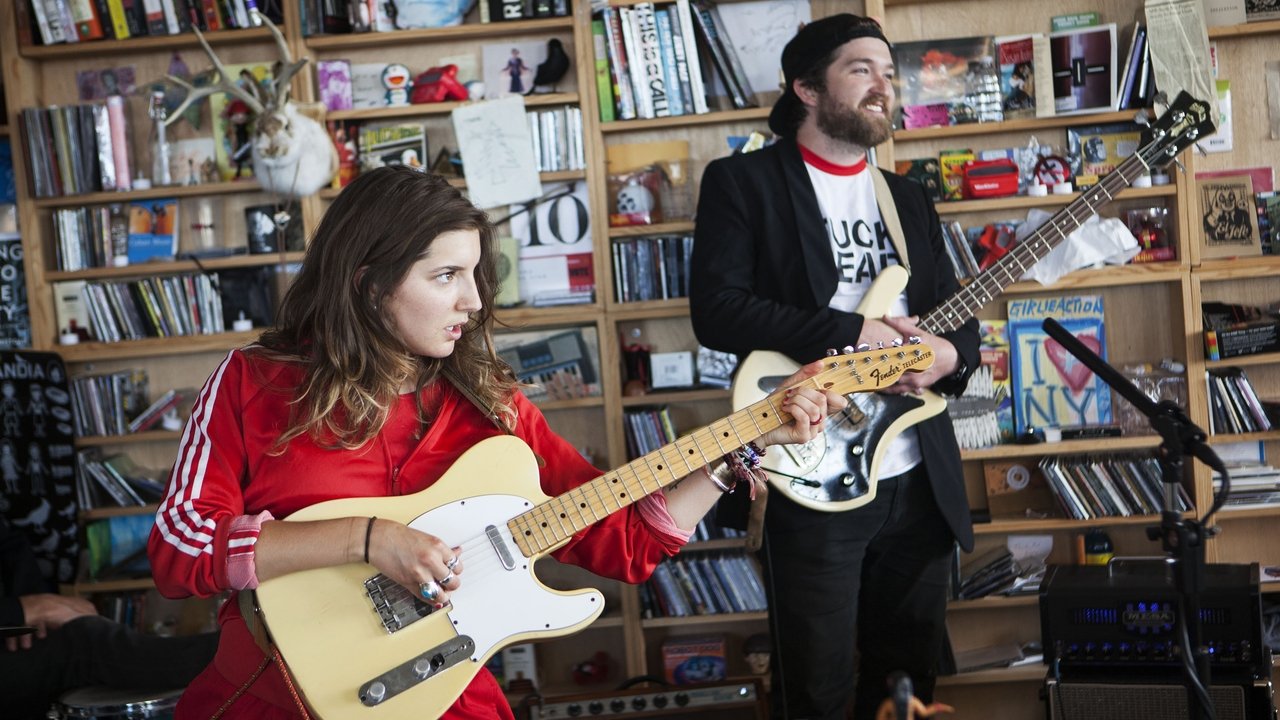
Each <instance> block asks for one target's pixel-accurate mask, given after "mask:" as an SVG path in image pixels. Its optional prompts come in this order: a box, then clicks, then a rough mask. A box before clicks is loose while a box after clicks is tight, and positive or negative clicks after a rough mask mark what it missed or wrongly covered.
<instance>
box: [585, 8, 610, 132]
mask: <svg viewBox="0 0 1280 720" xmlns="http://www.w3.org/2000/svg"><path fill="white" fill-rule="evenodd" d="M607 43H608V41H607V40H606V39H605V31H604V20H603V19H596V20H592V21H591V48H592V51H593V52H594V54H595V63H596V64H595V69H596V101H597V103H598V104H599V106H600V122H606V123H607V122H613V118H614V114H613V110H614V106H613V103H614V98H613V80H612V78H610V77H609V51H608V49H607Z"/></svg>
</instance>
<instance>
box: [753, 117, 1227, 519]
mask: <svg viewBox="0 0 1280 720" xmlns="http://www.w3.org/2000/svg"><path fill="white" fill-rule="evenodd" d="M1209 107H1210V106H1209V104H1208V103H1207V102H1204V101H1201V100H1196V99H1194V98H1192V97H1191V96H1190V95H1189V94H1187V93H1186V92H1182V93H1179V94H1178V97H1177V99H1175V100H1174V102H1173V104H1172V105H1171V106H1170V107H1169V108H1168V110H1166V111H1165V112H1164V113H1163V114H1162V115H1161V116H1160V118H1159V119H1158V120H1157V121H1156V122H1155V123H1153V124H1152V125H1151V126H1150V127H1149V128H1147V129H1146V130H1145V131H1144V133H1143V140H1142V145H1141V147H1139V148H1138V150H1137V151H1136V152H1135V153H1134V154H1133V155H1131V156H1130V157H1128V158H1127V159H1125V160H1124V162H1122V163H1120V165H1119V166H1118V167H1117V168H1116V169H1115V170H1114V171H1112V172H1111V173H1110V174H1108V175H1107V176H1106V177H1104V178H1102V179H1101V180H1100V181H1099V182H1098V183H1097V184H1096V185H1094V186H1092V187H1090V188H1089V189H1087V190H1085V191H1084V192H1082V193H1081V194H1080V196H1079V197H1077V198H1076V199H1075V200H1074V201H1072V202H1071V204H1070V205H1067V206H1066V207H1065V208H1063V209H1062V210H1061V211H1060V212H1058V213H1057V214H1055V215H1054V216H1053V217H1052V218H1050V219H1049V220H1048V221H1047V222H1045V223H1044V224H1043V225H1041V226H1040V228H1039V229H1037V230H1036V231H1035V232H1034V233H1032V234H1031V235H1030V236H1029V237H1027V238H1026V239H1025V240H1023V241H1022V242H1021V243H1020V244H1018V245H1016V246H1015V247H1014V248H1013V249H1012V250H1010V251H1009V252H1008V253H1007V254H1006V255H1004V256H1003V257H1001V258H1000V260H998V261H997V262H996V263H995V264H993V265H992V266H991V267H990V268H988V269H987V270H986V271H985V272H983V273H982V274H980V275H978V276H977V277H976V278H974V279H973V280H971V281H970V282H969V283H967V284H966V285H965V286H964V287H963V288H962V289H961V290H960V291H959V292H957V293H956V294H954V295H952V296H951V297H950V298H948V299H947V300H945V301H944V302H943V303H942V304H941V305H939V306H938V307H936V308H934V309H933V310H932V311H930V312H928V313H926V314H925V315H924V316H923V317H921V319H920V324H919V327H920V329H922V330H924V331H925V332H928V333H932V334H934V335H941V334H943V333H946V332H950V331H952V330H955V329H956V328H958V327H960V326H961V325H963V324H964V323H965V322H968V320H969V319H970V318H972V317H973V316H974V315H975V314H976V313H977V312H978V310H979V309H981V308H982V307H983V306H984V305H986V304H987V303H989V302H991V301H992V300H994V299H995V298H997V297H999V296H1000V293H1001V292H1002V291H1003V290H1004V288H1005V287H1007V286H1008V285H1009V284H1011V283H1013V282H1016V281H1017V280H1018V279H1019V278H1021V277H1022V276H1023V274H1024V273H1025V272H1026V271H1027V269H1028V268H1030V267H1031V266H1032V265H1035V264H1036V263H1037V262H1038V261H1039V260H1040V259H1041V258H1043V257H1044V256H1045V255H1048V254H1049V251H1050V250H1052V249H1053V248H1055V247H1057V245H1058V244H1059V243H1061V242H1062V240H1063V239H1064V238H1066V236H1067V235H1069V234H1071V232H1072V231H1074V230H1075V229H1076V228H1077V227H1079V226H1080V225H1081V224H1082V223H1083V222H1084V221H1085V220H1087V219H1088V218H1089V217H1090V216H1092V215H1093V214H1094V213H1096V212H1097V211H1098V209H1099V208H1101V207H1103V206H1104V205H1107V204H1108V203H1110V202H1111V201H1112V200H1114V199H1115V196H1116V195H1117V194H1118V193H1119V192H1120V191H1121V190H1123V189H1124V188H1126V187H1128V186H1129V185H1131V184H1133V181H1134V180H1136V179H1137V178H1138V177H1139V176H1140V175H1144V174H1146V173H1149V172H1151V170H1152V168H1156V167H1163V166H1164V165H1166V164H1168V163H1169V162H1171V161H1172V160H1173V159H1174V157H1176V156H1177V154H1178V153H1179V152H1181V151H1182V150H1184V149H1185V148H1187V147H1188V146H1189V145H1191V143H1193V142H1195V141H1196V140H1197V139H1200V138H1203V137H1205V136H1207V135H1209V134H1211V133H1212V132H1213V131H1214V127H1215V126H1214V122H1213V119H1212V118H1211V117H1210V114H1211V113H1210V109H1209ZM906 285H907V271H906V270H905V269H903V268H902V267H901V266H898V265H894V266H890V267H889V268H887V269H885V270H883V271H881V272H880V275H879V276H878V277H877V278H876V280H875V282H874V283H872V285H871V288H870V289H869V290H868V291H867V294H866V295H865V296H864V297H863V299H862V302H861V303H859V305H858V308H857V310H856V312H858V313H859V314H862V315H865V316H867V317H873V318H878V317H883V316H884V315H885V314H887V313H888V312H889V309H890V308H891V307H893V302H894V301H895V300H896V299H897V298H898V296H899V295H900V294H901V293H902V291H903V289H904V288H905V287H906ZM797 367H799V365H797V364H796V363H795V362H794V361H792V360H791V359H790V358H788V357H787V356H786V355H783V354H781V353H776V352H753V353H751V354H750V355H748V356H747V357H746V358H745V359H744V360H743V361H742V365H741V367H739V368H738V373H737V375H736V376H735V378H734V382H733V390H732V392H733V406H734V407H745V406H747V405H749V404H750V403H752V402H754V401H755V400H757V399H759V398H760V396H761V395H763V394H765V393H768V392H770V391H771V389H772V388H773V387H775V386H776V385H777V383H778V382H779V381H780V380H781V379H782V378H786V377H787V376H789V375H791V373H793V372H795V369H796V368H797ZM946 409H947V401H946V400H944V399H943V398H942V397H941V396H940V395H937V394H936V393H932V392H929V391H927V390H926V391H925V392H923V393H922V394H921V395H919V396H909V395H876V394H868V395H858V396H851V397H850V398H849V406H848V407H847V408H846V409H845V410H844V411H843V412H840V413H836V414H833V415H831V416H830V417H829V418H828V419H827V425H826V429H825V430H826V431H825V432H823V433H822V434H820V435H818V436H817V437H816V438H815V439H814V440H812V441H810V442H808V443H806V444H804V445H784V446H782V447H781V448H779V452H771V453H769V455H768V456H766V457H765V459H764V468H765V469H766V470H768V471H769V472H768V475H769V480H770V484H771V485H772V486H773V487H774V488H775V489H776V490H778V491H780V492H782V493H783V494H784V495H786V496H787V497H789V498H790V499H792V500H794V501H795V502H797V503H799V504H801V505H804V506H805V507H809V508H812V509H814V510H824V511H829V512H839V511H844V510H852V509H853V508H857V507H862V506H863V505H866V504H867V503H869V502H871V501H872V500H874V499H875V496H876V479H877V478H878V468H879V466H880V461H881V459H882V457H883V455H884V450H885V448H886V447H888V445H889V441H891V440H893V439H894V438H896V437H897V436H898V435H900V434H902V432H903V431H905V430H907V429H908V428H910V427H912V426H914V425H915V424H916V423H919V422H922V421H924V420H927V419H928V418H931V417H933V416H935V415H937V414H939V413H941V412H942V411H943V410H946Z"/></svg>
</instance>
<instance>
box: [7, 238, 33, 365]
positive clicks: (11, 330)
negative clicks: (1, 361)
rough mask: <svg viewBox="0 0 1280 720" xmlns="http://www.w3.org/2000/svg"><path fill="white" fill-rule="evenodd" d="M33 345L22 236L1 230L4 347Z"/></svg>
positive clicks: (14, 347) (12, 347)
mask: <svg viewBox="0 0 1280 720" xmlns="http://www.w3.org/2000/svg"><path fill="white" fill-rule="evenodd" d="M30 346H31V312H30V305H29V304H28V302H27V283H26V274H25V273H24V272H23V269H22V238H21V237H20V236H19V235H17V234H16V233H3V234H0V349H16V348H25V347H30Z"/></svg>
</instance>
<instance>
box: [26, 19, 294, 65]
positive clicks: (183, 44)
mask: <svg viewBox="0 0 1280 720" xmlns="http://www.w3.org/2000/svg"><path fill="white" fill-rule="evenodd" d="M280 31H281V32H285V29H284V27H281V28H280ZM204 39H205V40H206V41H208V43H209V44H210V45H212V46H213V47H218V46H223V45H241V44H245V43H255V42H261V41H270V40H271V31H270V30H268V29H267V28H265V27H261V28H249V29H246V30H219V31H217V32H208V33H205V34H204ZM199 47H200V41H199V40H197V39H196V35H195V33H183V34H181V35H155V36H147V37H139V38H130V39H128V40H95V41H91V42H83V43H61V44H58V45H22V46H19V48H18V54H20V55H22V57H25V58H29V59H31V60H54V59H59V58H72V57H81V56H92V57H97V56H101V55H122V54H125V53H149V52H154V51H156V50H179V49H183V48H199Z"/></svg>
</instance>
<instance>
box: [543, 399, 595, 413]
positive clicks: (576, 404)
mask: <svg viewBox="0 0 1280 720" xmlns="http://www.w3.org/2000/svg"><path fill="white" fill-rule="evenodd" d="M533 404H534V405H537V406H538V409H539V410H541V411H543V412H551V411H553V410H579V409H581V408H594V407H602V406H603V405H604V397H602V396H598V397H585V398H573V399H570V400H538V401H535V402H534V403H533Z"/></svg>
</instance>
